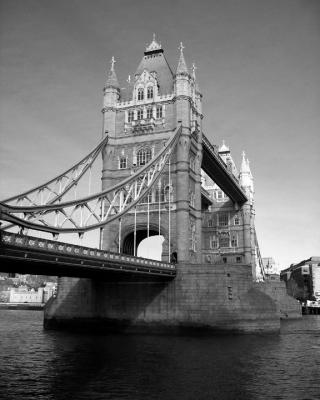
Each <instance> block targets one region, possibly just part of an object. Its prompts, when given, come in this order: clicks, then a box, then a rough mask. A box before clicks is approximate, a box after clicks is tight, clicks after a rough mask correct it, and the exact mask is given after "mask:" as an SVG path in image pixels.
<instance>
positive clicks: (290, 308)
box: [254, 280, 302, 319]
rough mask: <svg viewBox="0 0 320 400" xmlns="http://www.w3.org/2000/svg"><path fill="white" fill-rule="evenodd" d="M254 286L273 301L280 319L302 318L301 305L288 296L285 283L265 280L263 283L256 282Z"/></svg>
mask: <svg viewBox="0 0 320 400" xmlns="http://www.w3.org/2000/svg"><path fill="white" fill-rule="evenodd" d="M254 286H255V287H256V288H257V289H258V290H260V291H261V292H263V293H265V294H267V295H268V296H270V297H271V298H272V299H273V300H274V301H275V303H276V307H277V312H278V314H279V317H280V319H295V318H301V317H302V307H301V304H300V302H299V301H298V300H297V299H295V298H294V297H292V296H289V295H288V293H287V289H286V284H285V282H283V281H272V280H270V281H268V280H266V281H264V282H256V283H255V284H254Z"/></svg>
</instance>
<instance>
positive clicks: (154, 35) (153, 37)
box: [152, 33, 156, 42]
mask: <svg viewBox="0 0 320 400" xmlns="http://www.w3.org/2000/svg"><path fill="white" fill-rule="evenodd" d="M152 40H153V41H154V42H155V41H156V34H155V33H154V34H153V36H152Z"/></svg>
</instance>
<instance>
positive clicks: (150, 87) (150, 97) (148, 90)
mask: <svg viewBox="0 0 320 400" xmlns="http://www.w3.org/2000/svg"><path fill="white" fill-rule="evenodd" d="M147 98H148V99H153V87H152V86H149V87H148V89H147Z"/></svg>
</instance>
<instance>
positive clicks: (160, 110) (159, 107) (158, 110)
mask: <svg viewBox="0 0 320 400" xmlns="http://www.w3.org/2000/svg"><path fill="white" fill-rule="evenodd" d="M157 118H162V106H158V107H157Z"/></svg>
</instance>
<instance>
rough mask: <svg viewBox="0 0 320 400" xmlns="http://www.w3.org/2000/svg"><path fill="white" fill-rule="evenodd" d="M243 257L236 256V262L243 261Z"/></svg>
mask: <svg viewBox="0 0 320 400" xmlns="http://www.w3.org/2000/svg"><path fill="white" fill-rule="evenodd" d="M241 261H242V260H241V257H240V256H239V257H236V262H237V263H238V264H240V263H241Z"/></svg>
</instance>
